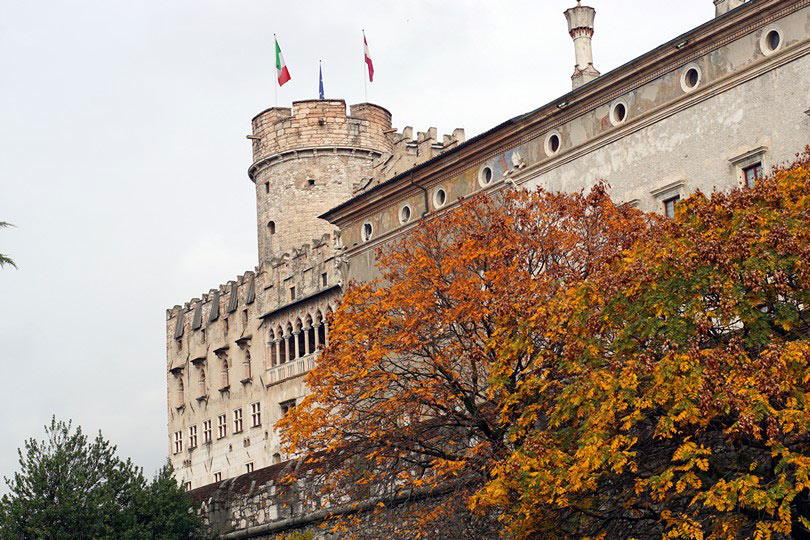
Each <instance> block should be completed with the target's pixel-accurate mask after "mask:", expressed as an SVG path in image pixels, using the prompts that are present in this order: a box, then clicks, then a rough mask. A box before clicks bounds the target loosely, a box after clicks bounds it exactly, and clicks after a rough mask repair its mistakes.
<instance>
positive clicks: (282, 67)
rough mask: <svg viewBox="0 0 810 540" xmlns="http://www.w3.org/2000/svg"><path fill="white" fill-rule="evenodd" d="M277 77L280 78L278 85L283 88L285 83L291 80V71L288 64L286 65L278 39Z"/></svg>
mask: <svg viewBox="0 0 810 540" xmlns="http://www.w3.org/2000/svg"><path fill="white" fill-rule="evenodd" d="M276 75H277V76H278V85H279V86H282V85H284V83H285V82H287V81H289V80H290V79H291V77H290V70H288V69H287V64H285V63H284V56H283V55H282V54H281V47H280V46H279V44H278V38H276Z"/></svg>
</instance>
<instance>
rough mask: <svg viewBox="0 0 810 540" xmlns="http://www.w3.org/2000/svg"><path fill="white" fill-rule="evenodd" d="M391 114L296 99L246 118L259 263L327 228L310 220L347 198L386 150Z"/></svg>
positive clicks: (338, 102) (341, 103)
mask: <svg viewBox="0 0 810 540" xmlns="http://www.w3.org/2000/svg"><path fill="white" fill-rule="evenodd" d="M389 132H391V113H389V112H388V111H387V110H385V109H383V108H382V107H378V106H377V105H372V104H370V103H361V104H359V105H352V106H351V107H350V113H349V115H348V116H347V115H346V103H345V102H344V101H343V100H336V99H330V100H308V101H296V102H294V103H293V106H292V110H291V109H288V108H278V107H274V108H271V109H267V110H266V111H264V112H262V113H260V114H259V115H257V116H256V117H255V118H254V119H253V136H252V137H251V138H252V139H253V165H251V166H250V169H249V170H248V175H249V176H250V179H251V180H253V182H254V184H256V216H257V220H258V233H259V263H260V264H261V263H263V262H264V261H266V260H268V259H270V258H271V257H273V256H278V255H281V254H282V253H284V252H286V251H288V250H290V249H291V248H294V247H295V248H300V247H301V246H302V245H303V244H306V243H308V242H310V241H311V240H312V239H313V238H320V237H321V236H323V234H324V233H329V232H332V231H334V230H335V227H334V226H333V225H330V224H329V223H328V222H326V221H324V220H322V219H318V216H319V215H321V214H322V213H324V212H326V211H327V210H329V209H331V208H333V207H335V206H337V205H339V204H340V203H342V202H344V201H346V200H348V199H349V198H350V197H351V196H352V191H353V187H354V186H355V185H359V184H360V183H361V182H363V181H364V180H365V179H368V178H369V177H370V176H371V175H372V165H373V163H374V160H375V159H377V158H379V157H380V156H382V155H383V154H386V153H390V152H391V151H392V146H391V141H390V140H389V138H388V136H387V133H389Z"/></svg>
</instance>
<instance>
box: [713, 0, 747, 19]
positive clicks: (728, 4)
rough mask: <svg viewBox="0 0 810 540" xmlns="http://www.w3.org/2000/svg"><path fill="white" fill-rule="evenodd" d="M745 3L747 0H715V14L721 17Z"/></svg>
mask: <svg viewBox="0 0 810 540" xmlns="http://www.w3.org/2000/svg"><path fill="white" fill-rule="evenodd" d="M744 3H745V0H714V16H715V17H719V16H720V15H723V14H725V13H728V12H729V11H731V10H732V9H734V8H736V7H739V6H741V5H743V4H744Z"/></svg>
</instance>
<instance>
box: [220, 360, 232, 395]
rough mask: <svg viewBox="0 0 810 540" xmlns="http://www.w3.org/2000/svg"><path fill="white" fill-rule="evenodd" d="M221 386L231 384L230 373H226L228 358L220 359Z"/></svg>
mask: <svg viewBox="0 0 810 540" xmlns="http://www.w3.org/2000/svg"><path fill="white" fill-rule="evenodd" d="M221 384H222V388H228V387H229V386H230V385H231V378H230V374H229V373H228V360H227V359H223V360H222V381H221Z"/></svg>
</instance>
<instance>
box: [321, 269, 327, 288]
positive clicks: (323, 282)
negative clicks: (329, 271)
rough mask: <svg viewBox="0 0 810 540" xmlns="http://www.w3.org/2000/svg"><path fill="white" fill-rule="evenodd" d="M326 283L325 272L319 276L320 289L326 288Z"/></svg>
mask: <svg viewBox="0 0 810 540" xmlns="http://www.w3.org/2000/svg"><path fill="white" fill-rule="evenodd" d="M327 281H328V278H327V275H326V272H324V273H323V274H321V287H326V285H327Z"/></svg>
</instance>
